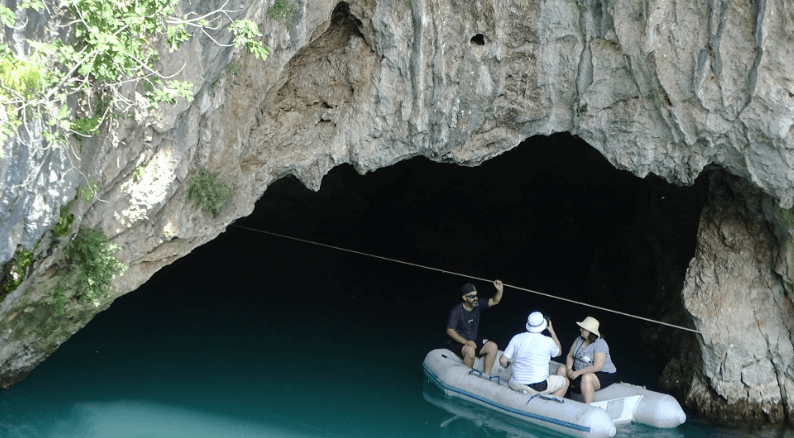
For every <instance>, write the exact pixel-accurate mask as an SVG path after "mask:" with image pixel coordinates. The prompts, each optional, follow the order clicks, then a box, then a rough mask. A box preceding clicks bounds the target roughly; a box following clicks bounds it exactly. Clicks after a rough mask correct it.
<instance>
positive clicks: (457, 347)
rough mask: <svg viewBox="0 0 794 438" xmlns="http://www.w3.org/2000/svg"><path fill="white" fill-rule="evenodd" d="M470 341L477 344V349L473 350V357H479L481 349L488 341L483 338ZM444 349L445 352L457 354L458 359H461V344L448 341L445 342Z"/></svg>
mask: <svg viewBox="0 0 794 438" xmlns="http://www.w3.org/2000/svg"><path fill="white" fill-rule="evenodd" d="M472 341H474V342H475V343H476V344H477V348H475V349H474V355H475V356H479V355H480V352H481V351H482V347H484V346H485V344H486V343H487V342H488V340H487V339H485V338H483V337H477V338H476V339H472ZM446 348H447V350H449V351H451V352H453V353H455V354H457V355H458V357H460V358H461V359H463V344H461V343H460V342H458V341H453V340H452V339H449V340H447V346H446Z"/></svg>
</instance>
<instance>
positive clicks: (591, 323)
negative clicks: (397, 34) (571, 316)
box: [577, 316, 601, 338]
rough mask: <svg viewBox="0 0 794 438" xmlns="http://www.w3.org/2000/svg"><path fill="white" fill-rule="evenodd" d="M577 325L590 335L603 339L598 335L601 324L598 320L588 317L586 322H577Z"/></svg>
mask: <svg viewBox="0 0 794 438" xmlns="http://www.w3.org/2000/svg"><path fill="white" fill-rule="evenodd" d="M577 324H579V327H581V328H583V329H585V330H587V331H588V332H590V333H593V334H595V335H596V336H598V337H599V338H600V337H601V334H600V333H598V326H599V325H601V324H599V322H598V320H597V319H595V318H593V317H592V316H588V317H587V318H585V319H584V321H582V322H577Z"/></svg>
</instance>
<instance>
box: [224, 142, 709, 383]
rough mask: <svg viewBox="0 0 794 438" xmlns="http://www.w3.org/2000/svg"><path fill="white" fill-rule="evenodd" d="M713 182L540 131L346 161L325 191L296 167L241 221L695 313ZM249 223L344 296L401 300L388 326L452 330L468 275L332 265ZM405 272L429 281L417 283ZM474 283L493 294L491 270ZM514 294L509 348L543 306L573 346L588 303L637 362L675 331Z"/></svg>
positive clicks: (551, 290)
mask: <svg viewBox="0 0 794 438" xmlns="http://www.w3.org/2000/svg"><path fill="white" fill-rule="evenodd" d="M706 192H707V185H706V184H705V179H704V178H701V179H699V180H698V182H697V183H696V184H695V185H694V186H693V187H676V186H673V185H670V184H668V183H666V182H664V181H663V180H662V179H660V178H658V177H655V176H653V175H650V176H648V177H647V178H645V179H641V178H638V177H635V176H634V175H632V174H630V173H628V172H625V171H618V170H616V169H615V168H614V167H613V166H612V165H610V164H609V163H608V162H607V161H606V160H605V159H604V158H603V157H602V156H601V155H600V154H599V152H598V151H596V150H595V149H594V148H592V147H590V146H589V145H587V144H586V143H584V142H583V141H581V140H579V139H576V138H573V137H571V136H569V135H555V136H552V137H533V138H530V139H528V140H526V141H525V142H523V143H522V144H521V145H520V146H518V147H517V148H515V149H514V150H512V151H509V152H506V153H504V154H503V155H501V156H499V157H496V158H494V159H491V160H490V161H487V162H485V163H483V164H482V165H480V166H478V167H474V168H467V167H461V166H457V165H453V164H439V163H434V162H431V161H430V160H427V159H425V158H414V159H411V160H407V161H404V162H401V163H398V164H396V165H394V166H391V167H389V168H384V169H380V170H377V171H375V172H372V173H369V174H367V175H364V176H361V175H359V174H357V173H356V172H355V171H354V170H353V169H352V167H350V166H347V165H345V166H340V167H337V168H335V169H333V170H332V171H331V172H330V173H329V174H328V175H326V176H325V177H324V179H323V181H322V187H321V189H320V191H319V192H317V193H314V192H311V191H309V190H308V189H306V188H305V187H303V185H302V184H301V183H300V182H299V181H297V179H295V178H292V177H287V178H283V179H281V180H279V181H277V182H275V183H274V184H272V185H271V186H270V187H269V188H268V189H267V191H266V193H265V194H264V196H263V197H262V198H261V199H260V200H259V202H258V203H257V206H256V209H255V211H254V213H253V214H252V215H251V216H249V217H247V218H244V219H243V220H240V221H238V224H240V225H244V226H248V227H252V228H257V229H262V230H267V231H271V232H275V233H281V234H285V235H289V236H294V237H298V238H301V239H307V240H311V241H316V242H322V243H324V244H328V245H334V246H338V247H343V248H349V249H353V250H356V251H362V252H365V253H370V254H375V255H379V256H382V257H388V258H394V259H398V260H401V261H405V262H410V263H415V264H419V265H424V266H429V267H434V268H438V269H442V270H445V271H451V272H457V273H463V274H467V275H472V276H475V277H480V278H487V279H496V278H499V279H501V280H503V281H504V282H505V283H507V284H511V285H516V286H520V287H524V288H528V289H532V290H537V291H541V292H544V293H548V294H552V295H556V296H560V297H564V298H568V299H572V300H576V301H582V302H585V303H590V304H593V305H597V306H600V307H606V308H610V309H614V310H618V311H621V312H627V313H632V314H636V315H641V316H644V317H648V318H653V319H660V318H661V317H662V316H664V315H669V314H673V313H676V314H679V315H686V312H685V311H682V304H681V298H680V290H681V285H682V282H683V279H684V274H685V272H686V269H687V266H688V263H689V261H690V259H691V258H692V256H693V254H694V249H695V242H696V233H697V227H698V219H699V215H700V211H701V209H702V206H703V203H704V201H705V195H706ZM245 233H246V232H244V231H237V230H235V231H234V232H233V233H232V234H235V235H240V237H239V238H240V239H245V240H247V241H251V242H254V241H260V242H262V245H263V246H264V247H263V251H267V246H268V245H271V244H275V245H279V246H282V245H286V246H288V247H290V250H289V251H290V252H291V253H292V255H291V256H290V257H294V260H295V264H294V269H295V275H307V273H308V272H314V273H313V274H308V275H315V276H318V278H319V277H323V276H325V278H327V279H328V280H329V281H332V282H333V284H334V287H333V289H334V290H335V292H334V293H338V294H339V296H340V297H343V298H344V300H347V299H355V300H357V301H359V302H364V303H370V304H371V305H373V306H377V305H382V304H383V303H390V305H394V306H395V309H399V311H397V310H395V313H394V314H393V315H391V314H389V313H388V310H387V311H384V312H385V313H384V316H383V318H384V321H383V327H384V328H385V329H388V327H391V326H393V325H394V323H393V322H392V321H390V320H389V318H392V317H394V318H397V319H398V320H402V318H405V315H406V313H405V312H408V314H410V315H413V316H414V317H416V318H424V319H430V320H434V321H435V323H434V327H437V330H436V332H434V333H427V338H428V343H430V341H429V340H430V339H433V340H436V341H439V340H441V341H443V340H444V339H445V338H444V336H443V328H444V323H445V318H446V313H447V311H448V309H449V308H450V307H451V306H452V305H453V304H456V303H457V302H458V301H459V296H458V294H457V292H456V291H457V290H458V288H459V287H460V286H461V285H462V284H463V283H465V282H467V281H469V280H468V279H466V278H460V277H457V276H454V275H450V274H440V273H436V272H432V271H426V270H423V269H421V268H411V267H409V268H405V267H404V266H401V265H398V264H396V263H391V262H385V261H378V260H375V259H371V258H367V257H365V256H361V255H356V254H349V253H343V252H338V253H337V254H336V255H335V256H334V261H333V264H332V265H330V266H321V267H318V266H307V265H306V263H304V262H303V261H301V256H300V254H301V252H302V251H304V250H309V247H310V245H307V244H304V243H300V242H289V241H279V239H278V238H274V237H268V236H264V235H255V234H253V233H252V234H245ZM241 234H242V235H241ZM266 242H267V243H266ZM263 269H266V268H263ZM318 269H319V270H318ZM406 276H407V277H411V276H415V278H428V280H427V282H426V283H420V284H419V285H416V284H413V283H411V284H409V283H404V280H405V278H406ZM475 283H476V284H477V285H478V287H479V288H480V290H481V292H482V295H483V296H491V295H492V293H493V287H492V286H490V285H489V284H488V283H485V282H481V281H480V282H475ZM317 293H318V294H319V295H322V294H325V293H327V291H323V290H318V291H317ZM307 299H311V298H309V297H307ZM344 300H343V302H346V301H344ZM503 303H504V304H505V305H504V306H501V307H499V308H495V309H494V310H493V311H492V312H490V314H486V316H483V322H482V326H481V331H484V332H485V334H486V335H487V336H489V337H491V338H492V339H495V340H496V341H497V343H498V344H499V345H500V346H501V347H502V348H504V347H505V346H506V345H507V342H508V341H509V339H510V337H511V336H512V335H513V334H515V333H517V332H519V331H522V330H523V324H524V323H525V321H526V316H527V314H528V313H529V311H531V310H533V309H538V310H541V311H544V312H546V313H549V314H551V316H552V318H553V319H554V321H556V326H557V331H558V333H560V337H561V341H562V343H563V344H564V347H563V348H564V349H566V351H567V348H569V346H570V344H571V342H572V341H573V339H574V338H575V336H577V335H578V327H577V326H576V325H575V322H576V321H580V320H582V319H583V318H584V317H585V316H587V315H592V316H595V317H596V318H598V319H600V320H601V321H602V331H603V333H604V334H605V337H606V339H608V340H610V339H611V340H612V341H613V342H612V345H611V348H613V351H614V353H615V355H616V359H615V360H616V362H621V361H624V363H627V362H630V361H633V360H634V359H635V358H636V353H637V350H638V344H639V345H641V346H642V347H645V348H646V350H648V351H653V350H655V349H656V348H658V346H654V345H649V344H647V339H657V340H659V339H660V338H661V339H669V334H670V331H669V330H670V329H662V328H660V327H661V326H655V325H652V324H651V325H649V324H647V323H642V322H641V321H638V320H634V319H630V318H627V317H624V316H617V315H614V314H611V313H606V312H603V311H598V310H591V309H589V308H587V307H583V306H578V305H575V304H569V303H564V302H562V301H556V300H553V299H549V298H544V297H540V296H538V295H533V294H530V293H527V292H522V291H517V290H511V289H510V288H507V290H506V292H505V297H504V301H503ZM404 306H408V310H406V309H405V308H404ZM412 306H415V308H412ZM496 309H499V310H496ZM668 321H669V320H668ZM686 322H687V321H684V320H677V321H675V323H677V324H684V325H685V324H686ZM396 326H397V327H399V326H400V325H399V324H397V325H396ZM665 330H667V331H665ZM648 331H654V332H655V333H656V334H655V335H649V333H648ZM638 335H643V337H639V336H638ZM434 342H435V341H434ZM404 348H407V347H404ZM664 359H665V358H655V360H652V361H651V362H652V365H653V366H654V367H658V368H656V369H654V370H652V371H651V375H652V378H654V379H655V378H656V377H658V373H659V372H660V370H661V368H662V367H663V366H664ZM624 370H625V368H624ZM629 371H630V370H629ZM645 371H647V370H645ZM645 371H639V370H638V371H637V372H638V373H639V374H642V373H643V372H645ZM654 373H655V376H653V374H654ZM629 374H630V373H629ZM638 377H639V378H640V379H642V378H644V377H642V376H638ZM638 383H643V384H650V385H654V384H655V383H656V382H655V381H642V382H638Z"/></svg>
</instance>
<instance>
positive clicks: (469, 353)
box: [460, 345, 474, 368]
mask: <svg viewBox="0 0 794 438" xmlns="http://www.w3.org/2000/svg"><path fill="white" fill-rule="evenodd" d="M460 353H461V355H463V365H466V366H467V367H469V368H474V348H472V347H469V346H468V345H464V346H463V348H461V350H460Z"/></svg>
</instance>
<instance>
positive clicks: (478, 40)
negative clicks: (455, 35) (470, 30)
mask: <svg viewBox="0 0 794 438" xmlns="http://www.w3.org/2000/svg"><path fill="white" fill-rule="evenodd" d="M471 43H472V44H474V45H476V46H484V45H485V37H484V36H483V35H482V34H480V33H478V34H477V35H474V36H473V37H471Z"/></svg>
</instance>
